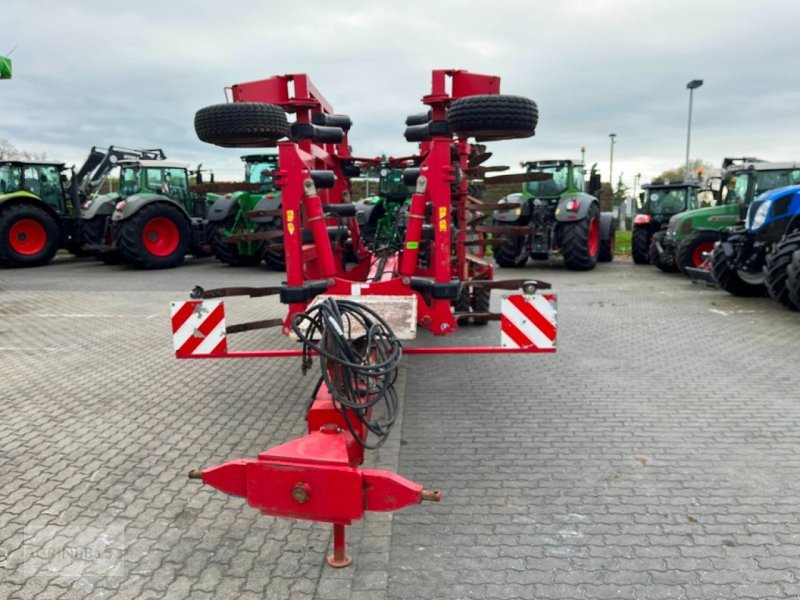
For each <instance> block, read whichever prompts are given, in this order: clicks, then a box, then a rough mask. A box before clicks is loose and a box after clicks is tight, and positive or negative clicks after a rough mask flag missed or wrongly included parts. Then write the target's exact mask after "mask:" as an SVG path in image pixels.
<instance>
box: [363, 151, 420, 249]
mask: <svg viewBox="0 0 800 600" xmlns="http://www.w3.org/2000/svg"><path fill="white" fill-rule="evenodd" d="M412 192H413V188H411V187H409V186H408V185H406V184H405V182H404V181H403V169H402V168H395V167H390V166H388V165H382V166H381V169H380V179H379V180H378V194H377V195H376V196H369V197H367V198H364V199H362V200H359V201H358V202H357V203H356V215H357V218H358V226H359V230H360V231H361V237H362V239H363V240H364V244H365V245H366V246H367V248H369V249H370V250H371V251H373V252H376V253H380V252H382V251H383V250H386V251H388V252H392V251H395V252H396V251H399V250H400V249H401V248H402V244H403V237H404V229H403V228H404V226H405V223H406V220H407V219H405V218H404V215H405V212H407V210H408V207H409V203H410V201H411V194H412Z"/></svg>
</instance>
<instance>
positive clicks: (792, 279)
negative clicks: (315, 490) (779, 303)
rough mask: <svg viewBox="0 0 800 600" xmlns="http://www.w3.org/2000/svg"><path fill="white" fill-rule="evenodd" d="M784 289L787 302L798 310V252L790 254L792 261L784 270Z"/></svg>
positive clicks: (799, 305) (799, 253)
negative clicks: (787, 293) (786, 294)
mask: <svg viewBox="0 0 800 600" xmlns="http://www.w3.org/2000/svg"><path fill="white" fill-rule="evenodd" d="M786 289H787V291H788V292H789V301H790V302H791V303H792V305H794V307H795V308H796V309H798V310H800V251H795V252H794V253H792V260H791V262H790V263H789V266H788V267H787V269H786Z"/></svg>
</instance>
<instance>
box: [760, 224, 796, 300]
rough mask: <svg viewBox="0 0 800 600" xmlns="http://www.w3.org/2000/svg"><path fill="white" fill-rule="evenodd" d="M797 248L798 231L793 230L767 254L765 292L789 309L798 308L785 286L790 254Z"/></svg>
mask: <svg viewBox="0 0 800 600" xmlns="http://www.w3.org/2000/svg"><path fill="white" fill-rule="evenodd" d="M798 250H800V232H794V233H791V234H789V235H788V236H787V237H786V238H784V240H783V241H782V242H780V243H779V244H778V245H777V246H775V250H774V251H773V252H772V254H770V255H769V256H767V292H769V295H770V296H771V297H772V299H773V300H776V301H777V302H780V303H781V304H783V305H784V306H785V307H786V308H789V309H791V310H798V308H800V307H798V306H797V305H796V304H795V303H794V302H792V300H791V298H790V296H789V288H788V287H787V278H788V267H789V264H790V263H791V262H792V256H793V255H794V253H795V252H796V251H798Z"/></svg>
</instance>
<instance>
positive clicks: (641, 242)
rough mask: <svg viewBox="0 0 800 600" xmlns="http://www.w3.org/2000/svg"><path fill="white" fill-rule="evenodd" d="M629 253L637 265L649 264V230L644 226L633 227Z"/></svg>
mask: <svg viewBox="0 0 800 600" xmlns="http://www.w3.org/2000/svg"><path fill="white" fill-rule="evenodd" d="M631 254H632V255H633V262H634V263H636V264H637V265H647V264H650V232H649V231H647V228H646V227H634V229H633V234H631Z"/></svg>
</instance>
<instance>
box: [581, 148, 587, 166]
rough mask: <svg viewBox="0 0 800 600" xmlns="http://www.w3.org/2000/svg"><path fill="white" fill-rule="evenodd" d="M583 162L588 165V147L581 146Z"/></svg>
mask: <svg viewBox="0 0 800 600" xmlns="http://www.w3.org/2000/svg"><path fill="white" fill-rule="evenodd" d="M581 162H582V163H583V164H586V146H581Z"/></svg>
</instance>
